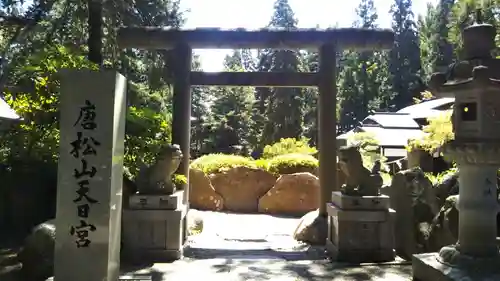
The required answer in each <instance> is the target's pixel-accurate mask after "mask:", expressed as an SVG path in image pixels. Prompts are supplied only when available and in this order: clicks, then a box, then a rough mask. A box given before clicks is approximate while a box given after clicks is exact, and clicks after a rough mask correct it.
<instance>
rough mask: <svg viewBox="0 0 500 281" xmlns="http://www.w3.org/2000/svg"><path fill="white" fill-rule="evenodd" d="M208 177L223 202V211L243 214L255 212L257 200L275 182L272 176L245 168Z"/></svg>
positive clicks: (261, 171)
mask: <svg viewBox="0 0 500 281" xmlns="http://www.w3.org/2000/svg"><path fill="white" fill-rule="evenodd" d="M209 177H210V181H211V182H212V185H213V187H214V189H215V191H216V192H217V193H218V194H220V195H221V196H222V198H223V200H224V210H228V211H233V212H244V213H251V212H257V211H258V205H259V198H260V197H262V196H263V195H264V194H266V192H267V191H268V190H269V189H271V187H273V184H274V183H275V182H276V176H274V175H273V174H271V173H269V172H267V171H265V170H262V169H253V168H247V167H237V168H232V169H229V170H227V171H222V172H220V173H216V174H212V175H210V176H209Z"/></svg>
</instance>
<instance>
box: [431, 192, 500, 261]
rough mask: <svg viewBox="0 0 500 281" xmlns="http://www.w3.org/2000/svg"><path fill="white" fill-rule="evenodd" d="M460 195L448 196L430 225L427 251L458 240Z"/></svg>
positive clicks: (499, 221) (499, 232)
mask: <svg viewBox="0 0 500 281" xmlns="http://www.w3.org/2000/svg"><path fill="white" fill-rule="evenodd" d="M457 204H458V195H452V196H448V198H446V200H445V202H444V204H443V206H442V207H441V210H440V211H439V213H438V214H437V215H436V216H435V217H434V219H433V220H432V224H431V225H430V226H429V229H428V233H429V235H428V236H429V237H428V239H427V241H426V249H425V251H426V252H436V251H439V249H441V248H442V247H444V246H446V245H451V244H455V243H456V242H457V241H458V217H459V210H458V205H457ZM497 236H500V215H497Z"/></svg>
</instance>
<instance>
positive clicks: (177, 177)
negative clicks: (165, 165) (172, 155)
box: [172, 174, 187, 185]
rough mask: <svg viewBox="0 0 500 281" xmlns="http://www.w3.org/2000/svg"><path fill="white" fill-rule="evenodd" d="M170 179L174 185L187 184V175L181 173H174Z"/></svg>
mask: <svg viewBox="0 0 500 281" xmlns="http://www.w3.org/2000/svg"><path fill="white" fill-rule="evenodd" d="M172 181H173V183H174V184H175V185H183V184H187V177H186V176H185V175H181V174H174V176H173V179H172Z"/></svg>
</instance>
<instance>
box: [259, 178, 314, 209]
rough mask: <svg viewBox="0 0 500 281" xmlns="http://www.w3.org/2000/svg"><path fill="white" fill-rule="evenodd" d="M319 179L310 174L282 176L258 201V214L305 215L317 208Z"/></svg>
mask: <svg viewBox="0 0 500 281" xmlns="http://www.w3.org/2000/svg"><path fill="white" fill-rule="evenodd" d="M319 193H320V187H319V178H318V177H316V176H314V175H313V174H311V173H296V174H291V175H282V176H281V177H279V178H278V180H277V181H276V183H275V184H274V187H273V188H271V189H270V190H269V191H268V192H267V193H266V194H265V195H264V196H262V198H260V200H259V212H261V213H279V214H305V213H307V212H310V211H313V210H315V209H316V208H318V206H319Z"/></svg>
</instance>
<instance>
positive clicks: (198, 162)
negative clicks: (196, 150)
mask: <svg viewBox="0 0 500 281" xmlns="http://www.w3.org/2000/svg"><path fill="white" fill-rule="evenodd" d="M255 162H256V161H255V160H254V159H252V158H250V157H244V156H239V155H232V154H222V153H216V154H207V155H203V156H201V157H200V158H198V159H195V160H194V161H193V162H191V165H190V167H191V168H193V169H198V170H201V171H203V172H204V173H205V174H206V175H209V174H214V173H219V172H221V171H224V170H229V169H232V168H236V167H248V168H258V166H257V165H256V163H255Z"/></svg>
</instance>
